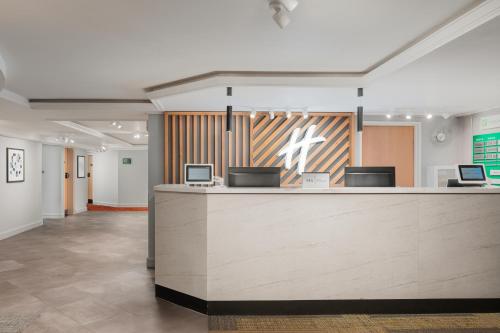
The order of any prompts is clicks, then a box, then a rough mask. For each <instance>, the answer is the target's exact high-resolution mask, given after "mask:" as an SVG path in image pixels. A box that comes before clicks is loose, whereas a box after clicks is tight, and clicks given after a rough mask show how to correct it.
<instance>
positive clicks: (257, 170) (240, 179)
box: [228, 167, 281, 187]
mask: <svg viewBox="0 0 500 333" xmlns="http://www.w3.org/2000/svg"><path fill="white" fill-rule="evenodd" d="M280 173H281V168H278V167H230V168H229V175H228V186H230V187H280Z"/></svg>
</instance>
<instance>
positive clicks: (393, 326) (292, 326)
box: [209, 313, 500, 333]
mask: <svg viewBox="0 0 500 333" xmlns="http://www.w3.org/2000/svg"><path fill="white" fill-rule="evenodd" d="M209 325H210V332H213V333H215V332H225V333H236V332H238V333H254V332H288V333H299V332H302V333H305V332H314V333H493V332H500V314H498V313H496V314H495V313H492V314H489V313H488V314H456V315H454V314H453V315H450V314H441V315H342V316H296V317H262V316H247V317H233V316H220V317H210V319H209Z"/></svg>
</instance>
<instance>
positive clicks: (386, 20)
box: [0, 0, 474, 98]
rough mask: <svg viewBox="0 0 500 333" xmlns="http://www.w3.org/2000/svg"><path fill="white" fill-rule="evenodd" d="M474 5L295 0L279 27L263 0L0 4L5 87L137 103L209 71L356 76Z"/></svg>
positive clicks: (30, 94) (437, 0) (36, 94)
mask: <svg viewBox="0 0 500 333" xmlns="http://www.w3.org/2000/svg"><path fill="white" fill-rule="evenodd" d="M472 3H474V1H473V0H377V1H374V0H349V1H346V0H302V1H300V4H299V6H298V7H297V9H296V10H295V11H294V12H293V13H292V23H291V24H290V25H289V26H288V27H287V28H286V29H285V30H280V29H279V28H278V27H277V26H276V25H275V23H274V22H273V20H272V19H271V12H270V10H269V9H268V7H267V1H266V0H246V1H243V0H239V1H235V0H210V1H206V0H189V1H186V0H147V1H136V0H106V1H100V0H72V1H67V0H48V1H39V0H24V1H19V0H0V6H1V10H0V53H1V54H2V55H3V57H4V59H5V62H6V63H7V67H8V78H7V81H6V86H7V89H9V90H12V91H14V92H16V93H18V94H21V95H23V96H25V97H27V98H144V93H143V90H142V89H143V88H145V87H148V86H151V85H155V84H159V83H163V82H167V81H171V80H177V79H181V78H184V77H187V76H191V75H196V74H201V73H205V72H209V71H213V70H272V71H280V70H282V71H290V70H294V71H364V70H366V69H367V68H368V67H370V66H372V65H374V64H376V63H377V62H379V61H380V60H382V59H383V58H384V57H386V56H387V55H389V54H391V53H393V52H395V51H398V50H399V49H400V48H402V47H403V46H405V45H406V44H408V43H409V42H411V41H413V40H414V39H416V38H418V37H420V36H421V35H423V34H425V33H427V32H429V31H430V30H432V29H433V28H434V27H435V26H437V25H439V24H441V23H443V22H444V21H446V20H447V19H449V18H450V17H452V16H454V15H456V14H457V13H459V12H461V11H462V10H463V9H464V8H466V7H468V6H470V5H471V4H472Z"/></svg>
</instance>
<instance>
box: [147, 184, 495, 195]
mask: <svg viewBox="0 0 500 333" xmlns="http://www.w3.org/2000/svg"><path fill="white" fill-rule="evenodd" d="M155 191H158V192H178V193H203V194H242V193H244V194H500V188H477V187H453V188H443V187H440V188H433V187H332V188H329V189H303V188H300V187H280V188H277V187H226V186H211V187H203V186H186V185H179V184H164V185H157V186H155Z"/></svg>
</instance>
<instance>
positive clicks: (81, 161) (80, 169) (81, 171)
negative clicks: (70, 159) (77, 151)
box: [76, 155, 85, 178]
mask: <svg viewBox="0 0 500 333" xmlns="http://www.w3.org/2000/svg"><path fill="white" fill-rule="evenodd" d="M76 177H77V178H85V156H81V155H78V156H76Z"/></svg>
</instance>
